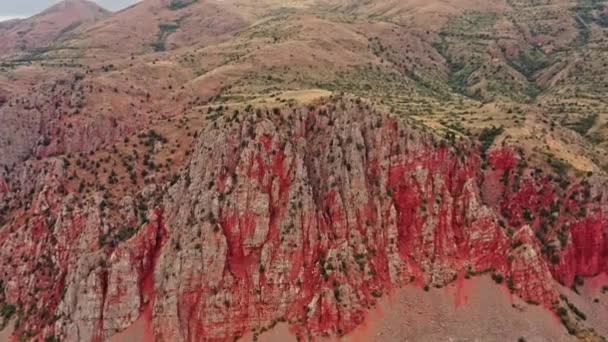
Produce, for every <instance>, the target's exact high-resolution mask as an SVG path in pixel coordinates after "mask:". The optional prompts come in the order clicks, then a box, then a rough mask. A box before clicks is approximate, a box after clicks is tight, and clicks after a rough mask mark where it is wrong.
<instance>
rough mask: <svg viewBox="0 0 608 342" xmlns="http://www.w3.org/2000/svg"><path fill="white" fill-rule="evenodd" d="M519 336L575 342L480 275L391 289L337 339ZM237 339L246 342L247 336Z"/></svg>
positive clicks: (273, 335)
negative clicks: (438, 286) (438, 284)
mask: <svg viewBox="0 0 608 342" xmlns="http://www.w3.org/2000/svg"><path fill="white" fill-rule="evenodd" d="M590 313H591V312H590ZM598 317H606V316H605V314H604V316H601V315H600V316H598ZM520 338H523V339H525V341H527V342H543V341H576V338H575V337H574V336H570V335H568V332H567V331H566V329H565V328H564V327H563V326H562V325H561V323H560V321H559V319H558V318H557V317H556V316H554V315H553V314H552V313H551V312H550V311H549V310H546V309H545V308H543V307H540V306H536V305H531V304H527V303H525V302H524V301H523V300H521V299H520V298H518V297H516V296H514V295H511V294H510V293H509V290H508V289H507V288H506V285H504V284H503V285H497V284H496V283H495V282H494V281H493V280H492V279H491V278H490V277H489V276H484V277H476V278H474V279H468V280H463V281H460V282H459V281H456V282H454V283H452V284H450V285H448V286H446V287H444V288H442V289H436V288H431V289H430V290H429V291H428V292H425V291H424V290H423V289H422V288H419V287H404V288H401V289H396V290H394V291H393V292H392V293H391V294H389V295H387V296H384V297H383V298H381V299H380V300H379V302H378V305H377V307H376V308H375V309H373V310H372V311H371V312H370V313H369V315H368V317H367V319H366V321H365V322H364V323H363V324H362V325H361V326H360V327H359V328H357V329H356V330H355V331H353V332H352V333H350V334H348V335H346V336H344V337H343V338H342V339H341V340H343V341H350V342H366V341H378V342H385V341H386V342H388V341H391V342H392V341H416V342H419V341H484V342H485V341H501V342H502V341H518V340H519V339H520ZM243 340H244V341H252V340H253V336H252V335H251V334H249V335H247V336H245V337H244V339H243ZM330 340H331V339H327V340H326V341H330ZM258 341H262V342H284V341H296V338H295V336H294V335H293V334H292V333H291V332H290V331H289V329H288V327H287V326H286V325H281V324H278V325H277V326H276V327H275V328H274V329H273V330H271V331H269V332H266V333H264V334H262V335H260V336H259V338H258Z"/></svg>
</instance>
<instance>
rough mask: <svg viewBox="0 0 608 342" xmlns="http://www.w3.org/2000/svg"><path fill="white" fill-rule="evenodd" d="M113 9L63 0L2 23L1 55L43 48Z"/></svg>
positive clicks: (77, 0) (89, 3)
mask: <svg viewBox="0 0 608 342" xmlns="http://www.w3.org/2000/svg"><path fill="white" fill-rule="evenodd" d="M109 13H110V12H108V11H106V10H105V9H103V8H101V7H99V6H97V5H96V4H95V3H94V2H90V1H87V0H64V1H62V2H60V3H58V4H56V5H54V6H52V7H50V8H48V9H47V10H45V11H43V12H42V13H40V14H38V15H35V16H33V17H31V18H28V19H23V20H11V21H7V22H3V23H0V41H2V45H1V46H0V56H1V55H6V54H10V53H20V52H32V51H35V50H44V49H45V48H47V47H48V46H49V45H51V44H53V43H55V42H57V41H59V40H61V39H64V38H65V37H66V36H68V35H69V34H70V33H71V32H72V31H74V30H75V29H77V28H78V27H79V26H80V25H82V24H86V23H90V22H93V21H95V20H98V19H100V18H103V17H105V16H107V15H109Z"/></svg>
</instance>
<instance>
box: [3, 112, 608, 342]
mask: <svg viewBox="0 0 608 342" xmlns="http://www.w3.org/2000/svg"><path fill="white" fill-rule="evenodd" d="M477 150H478V149H477V147H476V146H474V145H471V144H468V143H450V142H449V141H442V139H440V138H438V137H436V136H433V135H432V134H431V133H428V132H425V131H424V129H422V128H421V127H419V126H417V125H416V124H414V123H411V122H406V121H404V120H401V119H396V118H393V117H391V116H389V115H386V114H383V113H379V112H377V111H376V110H375V109H373V108H371V107H370V106H369V105H368V104H366V103H363V102H359V101H353V100H343V101H334V102H327V103H322V104H318V105H314V106H313V105H311V106H309V107H305V108H300V107H287V108H284V109H282V110H278V109H276V110H254V109H251V108H248V109H247V110H246V111H245V112H244V113H235V114H234V115H227V116H225V117H222V118H219V119H216V120H215V121H213V122H210V123H209V125H208V126H207V127H206V128H205V129H204V130H203V132H201V133H200V134H199V136H198V140H197V141H196V143H195V146H194V150H193V153H192V154H191V158H190V161H189V163H188V165H187V166H186V167H185V169H184V170H183V171H182V172H181V173H180V174H179V175H177V177H176V178H175V180H174V181H172V182H171V184H157V185H150V186H147V187H146V188H144V189H142V190H141V191H137V192H134V193H133V194H132V195H125V196H123V197H122V198H120V199H118V200H116V201H115V203H112V204H111V205H108V203H107V202H109V201H110V200H109V199H107V198H105V197H104V196H103V194H95V195H92V196H89V197H86V198H82V197H78V196H74V195H73V194H70V193H71V191H70V189H67V191H66V189H63V188H62V187H63V183H64V182H65V179H66V177H67V175H66V172H65V170H64V166H65V165H64V163H62V162H61V160H59V159H53V158H48V160H47V165H48V166H49V167H48V169H47V172H46V173H43V172H35V171H32V169H31V168H28V167H26V166H23V167H21V168H19V169H18V170H16V171H13V172H12V173H11V175H10V176H7V178H8V179H7V181H8V182H7V183H6V184H5V183H0V190H2V191H0V199H4V200H5V202H11V201H16V200H17V198H20V197H19V196H23V194H31V195H29V196H25V197H21V198H25V199H26V202H27V203H26V204H25V205H24V206H23V207H22V208H21V209H15V210H16V211H15V212H13V214H12V215H11V216H10V217H11V219H10V220H8V221H7V222H6V223H5V224H4V226H3V227H2V228H1V229H0V245H1V246H2V248H1V249H0V265H2V268H1V270H0V281H1V284H2V287H1V289H2V290H3V291H0V302H2V303H7V304H9V305H12V306H14V308H15V312H16V313H15V317H18V321H17V325H16V330H15V331H16V332H15V335H16V336H24V335H25V336H39V337H45V336H51V335H54V336H59V337H61V338H62V339H64V340H68V341H72V340H82V341H89V340H90V341H101V340H107V339H109V338H110V337H111V336H112V335H114V334H116V333H117V332H119V331H122V330H124V329H126V328H128V327H129V326H131V325H132V324H133V323H134V322H135V321H136V320H138V319H142V320H144V321H145V322H146V327H147V334H148V335H147V338H150V339H152V338H154V339H156V340H165V341H167V340H171V341H200V340H205V339H212V340H224V339H229V338H232V337H233V336H239V335H242V334H244V333H246V332H248V331H251V330H252V329H260V328H262V327H268V326H272V325H273V324H275V323H276V322H278V321H286V322H289V323H290V326H291V328H292V329H293V330H294V332H296V333H297V334H298V335H300V336H302V337H314V336H316V335H318V334H330V335H336V334H337V335H340V334H345V333H348V332H349V331H351V330H352V329H353V328H355V327H356V326H357V325H358V324H360V323H361V322H362V321H363V319H364V315H365V313H366V312H367V310H368V309H369V308H370V307H372V306H373V305H374V303H375V301H376V298H377V297H379V296H382V295H384V294H385V293H387V292H388V291H390V290H391V289H392V288H394V287H400V286H425V285H428V286H438V287H440V286H443V285H445V284H447V283H450V282H452V281H454V280H456V279H457V278H458V277H463V276H470V275H474V274H478V273H481V272H491V273H492V274H494V275H495V276H496V277H500V278H501V279H502V278H504V279H505V282H506V283H507V284H508V286H509V287H510V288H511V290H512V291H513V292H515V293H516V294H517V295H519V296H521V297H522V298H524V299H526V300H528V301H530V302H537V303H539V304H541V305H544V306H546V307H547V308H548V309H555V308H556V303H557V301H558V300H559V299H558V296H559V294H558V292H557V291H556V288H555V282H554V279H555V280H557V281H559V282H562V283H563V284H565V285H571V284H572V282H573V281H574V278H575V277H576V276H592V275H596V274H598V273H601V272H606V271H608V239H607V238H606V234H607V229H608V226H607V224H606V219H605V208H606V198H605V196H604V193H603V192H604V189H605V185H604V184H603V183H602V180H601V179H598V178H594V177H591V178H588V179H585V180H583V181H581V180H566V179H557V178H556V177H554V176H550V175H545V174H543V172H542V171H541V170H530V169H528V168H527V167H526V165H525V162H523V158H522V156H520V155H518V154H517V153H516V152H514V151H513V150H512V149H510V148H509V147H500V148H496V149H493V150H491V151H490V152H489V153H488V156H487V158H486V160H483V158H481V157H480V155H479V153H477ZM15 189H19V190H18V191H19V193H18V194H17V193H15V192H16V191H17V190H15ZM66 193H68V194H66ZM7 217H8V215H7ZM125 227H129V229H134V230H136V233H135V234H134V235H133V236H132V237H130V238H128V239H126V241H124V242H122V243H118V244H107V243H104V241H105V240H104V239H105V237H107V236H108V234H112V232H115V231H117V230H121V229H125Z"/></svg>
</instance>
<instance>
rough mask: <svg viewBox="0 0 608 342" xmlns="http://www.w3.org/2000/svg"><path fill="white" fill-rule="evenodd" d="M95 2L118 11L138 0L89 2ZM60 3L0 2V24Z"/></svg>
mask: <svg viewBox="0 0 608 342" xmlns="http://www.w3.org/2000/svg"><path fill="white" fill-rule="evenodd" d="M89 1H93V2H96V3H97V4H98V5H99V6H101V7H103V8H105V9H107V10H110V11H119V10H121V9H123V8H125V7H128V6H130V5H132V4H134V3H136V2H138V1H139V0H89ZM58 2H61V0H28V1H27V2H24V1H7V2H4V1H0V22H1V21H6V20H10V19H15V18H28V17H31V16H33V15H35V14H37V13H40V12H42V11H43V10H45V9H46V8H48V7H50V6H52V5H54V4H56V3H58Z"/></svg>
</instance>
